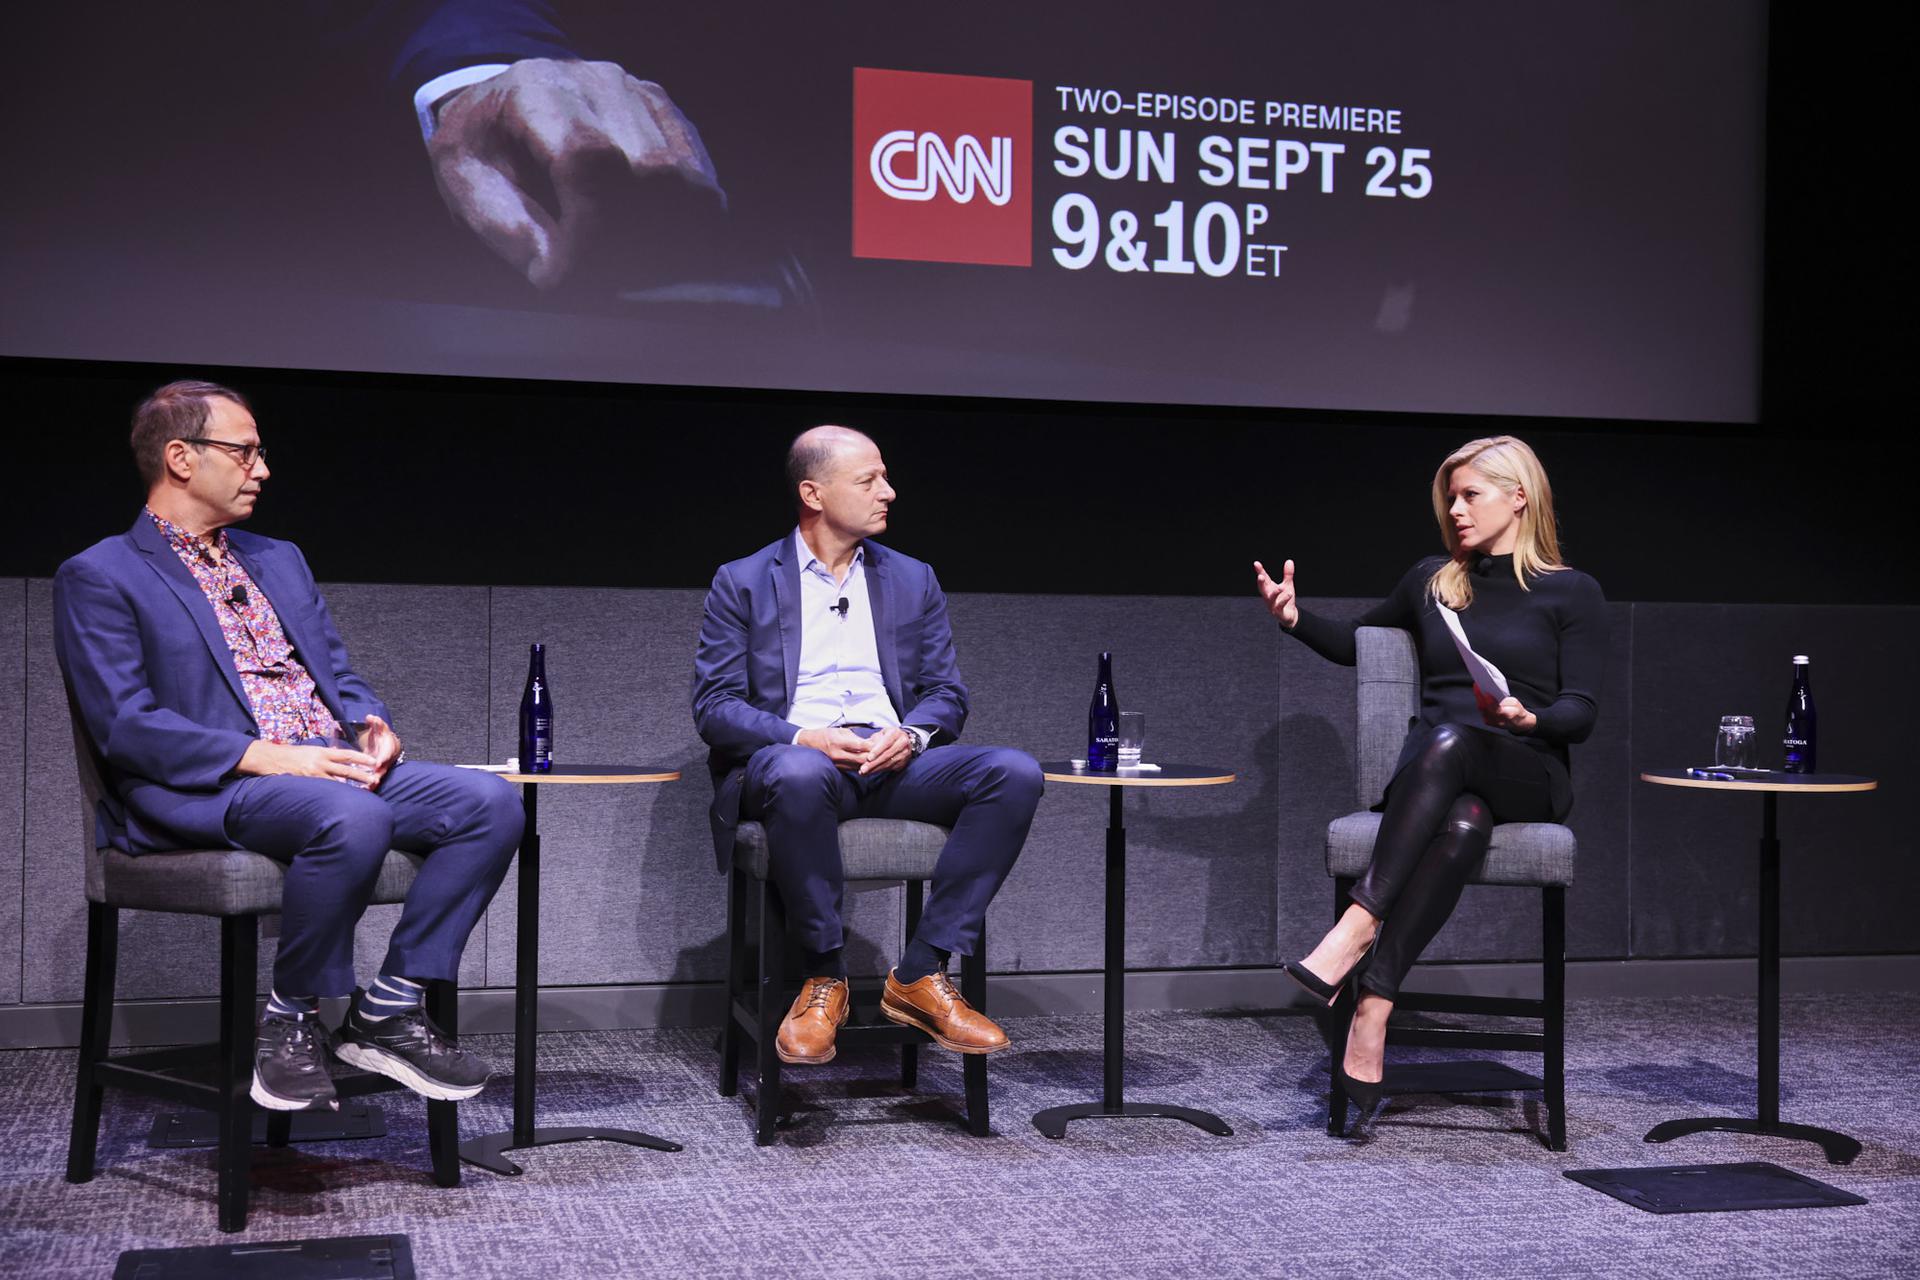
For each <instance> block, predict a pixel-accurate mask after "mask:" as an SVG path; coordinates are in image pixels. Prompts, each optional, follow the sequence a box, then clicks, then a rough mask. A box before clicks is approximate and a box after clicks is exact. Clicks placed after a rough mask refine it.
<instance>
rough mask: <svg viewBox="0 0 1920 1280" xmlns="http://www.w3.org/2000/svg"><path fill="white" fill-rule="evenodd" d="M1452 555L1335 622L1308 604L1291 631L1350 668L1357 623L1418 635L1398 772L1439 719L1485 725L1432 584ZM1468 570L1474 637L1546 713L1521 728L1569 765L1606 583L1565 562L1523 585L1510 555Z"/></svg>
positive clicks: (1603, 650) (1468, 615)
mask: <svg viewBox="0 0 1920 1280" xmlns="http://www.w3.org/2000/svg"><path fill="white" fill-rule="evenodd" d="M1444 563H1445V560H1444V558H1443V557H1440V556H1430V557H1428V558H1427V559H1425V560H1422V561H1421V562H1420V563H1418V564H1416V565H1414V566H1413V568H1411V569H1409V570H1407V572H1406V574H1405V575H1404V576H1403V577H1402V578H1401V579H1400V582H1399V585H1397V586H1396V587H1394V589H1393V594H1392V595H1390V596H1388V597H1387V598H1386V599H1385V600H1384V601H1382V602H1381V603H1380V604H1377V605H1375V606H1374V607H1373V608H1371V609H1369V610H1367V612H1366V613H1364V614H1362V615H1361V616H1360V618H1359V620H1358V621H1355V622H1335V621H1333V620H1331V619H1329V618H1321V617H1316V616H1315V615H1313V614H1311V613H1309V612H1307V610H1305V609H1302V610H1301V611H1300V621H1299V622H1298V624H1296V625H1295V626H1294V628H1293V631H1292V634H1293V635H1294V636H1297V637H1298V638H1299V639H1300V640H1301V641H1303V642H1304V643H1305V644H1306V645H1307V646H1308V647H1309V648H1311V649H1312V650H1313V651H1314V652H1315V653H1318V654H1319V655H1320V656H1321V657H1323V658H1327V659H1330V660H1332V661H1334V662H1338V663H1340V664H1341V665H1342V666H1348V667H1350V666H1352V665H1353V664H1354V660H1355V655H1354V639H1353V633H1354V631H1355V629H1356V628H1358V627H1399V628H1401V629H1403V630H1405V631H1409V632H1411V633H1412V634H1413V647H1414V649H1415V651H1416V652H1417V653H1418V655H1419V660H1420V715H1419V717H1418V718H1417V719H1416V721H1415V722H1414V725H1413V726H1411V727H1412V729H1413V731H1412V732H1410V733H1408V735H1407V741H1406V745H1405V746H1404V747H1403V748H1402V749H1401V752H1400V761H1399V764H1398V765H1396V766H1395V769H1394V772H1395V773H1396V774H1397V773H1398V772H1399V770H1400V768H1401V767H1404V766H1405V765H1406V763H1407V761H1408V760H1410V759H1412V758H1413V756H1414V755H1415V754H1416V753H1417V752H1418V751H1419V749H1420V747H1421V745H1422V744H1423V743H1424V742H1425V741H1426V738H1427V735H1428V733H1430V732H1432V730H1433V729H1434V727H1435V726H1437V725H1442V724H1462V725H1473V726H1479V727H1482V728H1484V727H1486V722H1485V721H1484V720H1482V719H1481V718H1480V710H1479V708H1478V707H1477V706H1475V705H1474V701H1473V681H1472V680H1471V679H1470V678H1469V677H1468V675H1467V668H1466V666H1465V664H1463V663H1462V662H1461V660H1460V653H1459V651H1458V650H1457V649H1455V648H1454V647H1453V637H1452V636H1451V635H1450V634H1449V633H1448V631H1447V626H1446V623H1445V622H1443V621H1442V620H1441V618H1440V615H1439V612H1438V609H1439V607H1440V606H1438V605H1437V604H1436V603H1435V602H1434V599H1433V597H1432V596H1431V595H1429V594H1428V592H1427V580H1428V579H1429V578H1431V577H1432V576H1433V573H1434V570H1436V569H1438V568H1439V567H1440V566H1441V565H1442V564H1444ZM1470 573H1471V574H1472V580H1473V603H1471V604H1469V605H1468V606H1467V607H1466V609H1464V610H1463V611H1462V612H1461V613H1460V625H1461V629H1462V630H1464V631H1465V632H1466V634H1467V642H1468V643H1469V644H1471V645H1472V646H1473V648H1474V652H1476V653H1478V654H1479V655H1480V656H1481V657H1483V658H1485V659H1486V660H1487V661H1488V662H1491V663H1492V664H1493V665H1494V666H1496V667H1498V668H1500V672H1501V674H1502V675H1504V676H1506V678H1507V684H1508V686H1509V687H1510V688H1511V689H1512V691H1513V696H1514V697H1516V698H1518V699H1520V705H1521V706H1523V707H1525V708H1526V709H1527V710H1529V711H1531V712H1533V714H1534V715H1535V716H1536V717H1538V720H1539V723H1537V724H1535V725H1534V727H1533V730H1532V732H1531V733H1527V734H1514V735H1513V736H1514V737H1516V738H1518V739H1519V740H1520V741H1521V742H1524V743H1526V744H1527V745H1528V746H1530V747H1533V748H1534V749H1536V750H1538V751H1542V752H1545V753H1546V754H1548V755H1550V756H1552V757H1553V758H1554V759H1556V760H1558V761H1559V762H1560V765H1561V767H1562V768H1563V769H1564V768H1565V767H1566V764H1567V744H1568V743H1571V742H1584V741H1586V738H1587V735H1588V734H1589V733H1591V732H1593V722H1594V720H1595V718H1596V716H1597V715H1598V712H1599V701H1600V685H1601V680H1602V678H1603V676H1604V673H1605V670H1606V663H1607V609H1606V604H1607V602H1606V597H1605V596H1603V595H1601V593H1600V584H1599V583H1597V582H1595V581H1594V580H1593V579H1592V578H1590V577H1588V576H1587V575H1586V574H1584V573H1581V572H1580V571H1579V570H1577V569H1562V570H1560V571H1559V572H1558V573H1543V574H1540V575H1538V576H1537V577H1534V578H1532V579H1530V580H1529V581H1528V583H1527V587H1528V588H1529V589H1525V590H1523V589H1522V588H1521V586H1520V583H1519V581H1518V580H1517V579H1516V578H1515V577H1514V574H1513V557H1512V556H1510V555H1506V556H1483V555H1479V554H1478V553H1476V554H1475V556H1474V559H1473V563H1472V564H1471V566H1470ZM1282 630H1285V628H1282ZM1495 732H1506V731H1504V730H1496V731H1495ZM1568 802H1569V803H1570V802H1571V801H1570V798H1569V800H1568ZM1556 807H1561V806H1556Z"/></svg>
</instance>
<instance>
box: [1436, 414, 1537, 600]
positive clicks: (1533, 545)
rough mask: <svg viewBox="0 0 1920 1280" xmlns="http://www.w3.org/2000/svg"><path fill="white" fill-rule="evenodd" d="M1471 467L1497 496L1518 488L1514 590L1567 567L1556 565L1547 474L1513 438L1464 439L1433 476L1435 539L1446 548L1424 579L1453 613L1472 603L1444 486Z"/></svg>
mask: <svg viewBox="0 0 1920 1280" xmlns="http://www.w3.org/2000/svg"><path fill="white" fill-rule="evenodd" d="M1461 467H1472V468H1473V469H1474V470H1475V471H1478V472H1479V473H1480V474H1481V475H1483V476H1485V477H1486V478H1487V479H1488V480H1489V481H1491V482H1492V483H1493V484H1494V485H1495V486H1496V487H1497V488H1499V490H1500V491H1501V492H1502V493H1506V494H1512V493H1513V491H1514V490H1515V489H1519V490H1520V491H1521V492H1523V493H1525V494H1526V496H1527V505H1526V506H1524V507H1522V508H1521V509H1520V533H1519V537H1518V539H1517V541H1515V543H1514V546H1513V576H1514V577H1515V578H1517V579H1519V581H1520V589H1521V590H1522V591H1528V590H1531V589H1532V588H1530V587H1528V586H1527V579H1528V578H1531V577H1538V576H1539V575H1540V574H1543V573H1556V572H1558V571H1559V570H1561V569H1564V568H1566V567H1567V566H1566V565H1565V564H1563V563H1562V562H1561V560H1560V535H1559V532H1558V530H1557V528H1556V527H1555V524H1554V519H1553V488H1552V486H1551V485H1549V484H1548V483H1547V469H1546V468H1545V467H1543V466H1541V465H1540V459H1539V457H1538V456H1536V455H1535V454H1534V452H1533V450H1532V449H1530V448H1528V447H1527V442H1526V441H1524V440H1521V439H1519V438H1518V437H1515V436H1486V437H1483V438H1482V439H1479V440H1469V441H1467V443H1465V444H1463V445H1461V446H1460V447H1459V448H1458V449H1455V450H1454V451H1453V452H1452V453H1450V454H1448V455H1447V460H1446V461H1445V462H1442V463H1441V464H1440V469H1439V470H1438V471H1436V472H1434V473H1433V518H1434V519H1435V520H1437V521H1439V523H1440V539H1441V541H1442V542H1444V543H1446V546H1447V562H1446V563H1445V564H1443V565H1441V566H1440V567H1439V569H1437V570H1435V571H1434V575H1433V577H1431V578H1430V579H1428V580H1427V590H1428V592H1429V593H1431V594H1432V596H1433V598H1434V600H1436V601H1437V602H1439V603H1440V604H1443V605H1445V606H1446V607H1447V608H1449V609H1453V610H1455V611H1458V610H1461V609H1464V608H1466V607H1467V606H1468V605H1470V604H1472V603H1473V579H1472V576H1471V575H1470V574H1469V573H1468V572H1467V554H1466V552H1464V551H1462V550H1461V548H1460V535H1459V533H1458V532H1456V531H1455V529H1454V527H1453V517H1452V516H1451V515H1449V514H1448V511H1449V509H1450V508H1451V507H1452V505H1453V500H1452V498H1450V497H1449V496H1448V494H1447V486H1448V485H1449V484H1451V483H1452V481H1453V473H1454V472H1456V471H1458V470H1459V469H1460V468H1461Z"/></svg>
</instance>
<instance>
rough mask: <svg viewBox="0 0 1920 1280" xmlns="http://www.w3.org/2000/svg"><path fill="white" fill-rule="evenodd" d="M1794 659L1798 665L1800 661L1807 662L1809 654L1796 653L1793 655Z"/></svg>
mask: <svg viewBox="0 0 1920 1280" xmlns="http://www.w3.org/2000/svg"><path fill="white" fill-rule="evenodd" d="M1793 660H1794V663H1795V664H1796V665H1797V664H1799V663H1802V662H1805V661H1806V660H1807V655H1806V654H1804V653H1796V654H1794V655H1793Z"/></svg>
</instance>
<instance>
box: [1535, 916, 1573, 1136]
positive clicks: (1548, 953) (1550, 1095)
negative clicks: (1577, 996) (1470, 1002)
mask: <svg viewBox="0 0 1920 1280" xmlns="http://www.w3.org/2000/svg"><path fill="white" fill-rule="evenodd" d="M1541 898H1542V900H1541V904H1540V916H1541V930H1540V932H1541V950H1542V955H1541V973H1540V987H1541V1003H1543V1004H1544V1005H1545V1006H1546V1008H1545V1010H1544V1011H1543V1013H1544V1017H1545V1022H1546V1025H1545V1026H1544V1027H1543V1028H1542V1030H1543V1031H1545V1033H1546V1034H1545V1037H1544V1039H1545V1045H1544V1046H1543V1048H1542V1055H1543V1057H1544V1058H1545V1061H1544V1062H1542V1064H1541V1068H1542V1069H1541V1072H1540V1074H1541V1075H1543V1076H1545V1077H1546V1103H1547V1149H1548V1150H1550V1151H1565V1150H1566V1149H1567V891H1566V890H1565V889H1561V888H1551V889H1544V890H1542V891H1541Z"/></svg>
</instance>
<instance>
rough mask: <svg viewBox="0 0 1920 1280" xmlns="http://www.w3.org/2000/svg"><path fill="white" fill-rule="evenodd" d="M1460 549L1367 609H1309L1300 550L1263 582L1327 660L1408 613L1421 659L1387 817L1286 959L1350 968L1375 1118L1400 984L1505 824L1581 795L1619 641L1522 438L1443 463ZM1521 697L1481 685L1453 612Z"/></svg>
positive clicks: (1349, 1081)
mask: <svg viewBox="0 0 1920 1280" xmlns="http://www.w3.org/2000/svg"><path fill="white" fill-rule="evenodd" d="M1433 514H1434V517H1435V519H1437V520H1438V521H1439V522H1440V536H1441V539H1442V540H1443V541H1444V542H1445V544H1446V548H1447V554H1446V555H1445V556H1435V557H1431V558H1429V559H1426V560H1422V561H1421V562H1420V563H1419V564H1416V565H1415V566H1414V567H1413V568H1412V569H1410V570H1409V571H1408V572H1407V574H1406V575H1405V576H1404V577H1402V578H1401V579H1400V583H1399V585H1398V586H1396V587H1395V588H1394V590H1393V594H1392V595H1390V596H1389V597H1387V599H1386V601H1385V602H1384V603H1382V604H1380V605H1378V606H1376V607H1375V608H1373V609H1371V610H1369V611H1368V612H1367V613H1366V614H1364V615H1363V616H1362V617H1361V618H1360V619H1359V620H1358V621H1357V622H1345V623H1342V622H1335V621H1333V620H1331V619H1328V618H1323V617H1317V616H1315V615H1314V614H1313V613H1311V612H1309V611H1307V610H1306V609H1303V608H1301V607H1300V601H1299V596H1298V593H1297V590H1296V588H1295V585H1294V567H1293V561H1291V560H1289V561H1287V562H1286V564H1285V566H1284V567H1283V568H1282V570H1281V574H1280V578H1279V580H1278V581H1275V580H1274V579H1273V578H1272V577H1270V576H1268V574H1267V571H1266V569H1265V568H1264V567H1263V566H1262V565H1261V564H1260V563H1259V562H1258V561H1255V562H1254V566H1253V567H1254V573H1255V579H1256V581H1257V582H1258V584H1259V587H1260V594H1261V596H1262V598H1263V599H1265V601H1266V604H1267V608H1268V610H1270V611H1271V612H1272V614H1273V616H1274V617H1275V618H1276V619H1278V620H1279V623H1280V627H1281V629H1282V630H1283V631H1285V632H1287V633H1288V634H1289V635H1292V636H1295V637H1297V638H1298V639H1300V640H1301V641H1303V642H1304V643H1305V644H1307V646H1308V647H1310V648H1311V649H1313V650H1314V652H1316V653H1318V654H1320V656H1322V657H1324V658H1328V659H1331V660H1332V661H1334V662H1338V663H1341V664H1343V665H1345V666H1352V665H1353V664H1354V630H1355V628H1356V627H1360V626H1377V627H1378V626H1384V627H1401V628H1404V629H1405V630H1407V631H1409V632H1411V633H1412V634H1413V642H1414V648H1415V650H1416V651H1417V653H1418V655H1419V661H1420V714H1419V716H1418V717H1417V719H1416V720H1415V722H1414V724H1413V726H1412V728H1411V729H1410V730H1409V731H1408V733H1407V740H1406V744H1405V746H1404V747H1402V749H1401V752H1400V761H1399V764H1398V765H1397V766H1396V768H1395V771H1394V774H1393V778H1392V781H1390V782H1389V783H1388V784H1387V790H1386V795H1385V797H1384V799H1383V801H1382V804H1381V805H1380V806H1378V807H1379V808H1380V809H1381V810H1382V817H1381V820H1380V832H1379V835H1378V836H1377V837H1376V838H1375V840H1374V846H1373V856H1372V859H1371V861H1370V862H1369V863H1368V865H1367V870H1366V873H1365V874H1364V875H1363V876H1361V878H1360V881H1359V883H1358V884H1356V885H1355V886H1354V890H1353V903H1352V905H1351V906H1349V907H1348V908H1347V910H1346V912H1345V914H1343V915H1342V916H1341V917H1340V920H1339V922H1338V923H1337V924H1335V925H1334V927H1333V929H1332V931H1331V932H1329V933H1328V934H1327V935H1326V937H1324V938H1322V939H1321V940H1320V944H1319V945H1318V946H1316V947H1315V948H1314V949H1313V950H1312V952H1310V953H1309V954H1308V955H1307V957H1306V958H1305V959H1304V960H1301V961H1298V962H1297V963H1289V964H1288V965H1287V966H1286V970H1287V973H1288V974H1289V975H1291V976H1292V977H1293V978H1294V980H1295V981H1297V982H1299V983H1300V985H1301V986H1303V987H1305V988H1306V989H1307V990H1308V991H1309V992H1311V993H1312V994H1313V995H1314V996H1315V997H1316V998H1318V999H1321V1000H1324V1001H1326V1002H1327V1003H1328V1004H1330V1005H1331V1004H1333V1003H1334V1002H1335V1000H1336V999H1337V998H1338V997H1339V995H1340V993H1341V991H1342V989H1343V987H1344V986H1345V984H1346V983H1347V982H1348V981H1349V979H1351V980H1353V982H1354V984H1355V987H1356V992H1357V1000H1356V1003H1355V1006H1354V1013H1353V1021H1352V1024H1351V1027H1350V1029H1349V1032H1348V1035H1347V1050H1346V1057H1345V1060H1344V1061H1342V1062H1339V1063H1335V1064H1334V1069H1335V1070H1336V1071H1338V1072H1339V1073H1340V1075H1341V1076H1342V1082H1343V1083H1344V1084H1345V1086H1346V1090H1347V1094H1348V1096H1349V1097H1350V1098H1351V1099H1352V1100H1353V1101H1354V1102H1355V1103H1356V1104H1358V1106H1359V1108H1360V1113H1361V1121H1360V1123H1361V1124H1362V1125H1364V1124H1365V1123H1366V1122H1367V1120H1368V1119H1370V1118H1371V1117H1372V1115H1373V1113H1374V1112H1375V1111H1376V1110H1377V1109H1378V1107H1379V1103H1380V1098H1381V1091H1380V1081H1381V1078H1382V1076H1383V1074H1384V1072H1383V1057H1384V1054H1385V1050H1386V1035H1387V1015H1388V1014H1390V1013H1391V1012H1392V1011H1393V1003H1394V1000H1395V998H1396V997H1397V996H1398V995H1399V991H1400V983H1401V980H1402V979H1404V978H1405V977H1406V975H1407V971H1408V970H1409V969H1411V968H1412V967H1413V963H1414V961H1415V960H1417V959H1419V957H1420V953H1421V952H1422V951H1423V950H1425V949H1426V946H1427V944H1428V943H1429V942H1431V941H1432V940H1433V936H1434V935H1435V934H1436V933H1438V932H1439V931H1440V926H1441V925H1443V924H1445V923H1446V921H1447V917H1448V916H1449V915H1451V914H1452V913H1453V908H1454V906H1455V904H1457V903H1458V902H1459V901H1460V891H1461V889H1462V888H1463V887H1464V886H1465V884H1466V882H1467V879H1468V877H1469V876H1470V875H1472V873H1473V870H1474V868H1475V867H1476V866H1477V865H1478V864H1479V862H1480V859H1481V858H1482V857H1483V856H1484V855H1485V854H1486V851H1487V842H1488V839H1489V837H1490V835H1491V833H1492V829H1493V824H1494V823H1496V822H1558V821H1560V820H1561V819H1563V818H1565V817H1566V815H1567V810H1568V809H1570V808H1571V807H1572V805H1573V788H1572V784H1571V782H1570V781H1569V778H1568V773H1567V745H1568V744H1569V743H1573V742H1581V741H1584V740H1585V739H1586V737H1587V735H1588V734H1589V733H1591V732H1592V731H1593V724H1594V719H1595V715H1596V712H1597V710H1598V703H1599V696H1600V681H1601V674H1602V671H1603V669H1604V667H1605V664H1606V656H1607V615H1606V600H1605V598H1604V597H1603V596H1602V595H1601V594H1600V586H1599V584H1598V583H1596V582H1595V581H1594V580H1593V579H1592V578H1590V577H1588V576H1587V575H1586V574H1584V573H1581V572H1579V571H1578V570H1576V569H1571V568H1568V567H1567V566H1566V565H1565V564H1563V563H1562V562H1561V560H1560V544H1559V538H1558V536H1557V534H1556V532H1555V527H1554V517H1553V493H1552V490H1551V489H1550V488H1549V487H1548V484H1547V474H1546V471H1545V470H1544V469H1543V468H1542V467H1541V465H1540V459H1539V458H1537V457H1535V456H1534V452H1533V450H1532V449H1530V448H1528V447H1527V445H1526V444H1525V443H1524V442H1523V441H1520V440H1517V439H1515V438H1514V437H1512V436H1492V437H1489V438H1486V439H1482V440H1474V441H1471V442H1470V443H1468V444H1465V445H1462V446H1461V447H1460V448H1458V449H1456V450H1454V451H1453V453H1452V454H1450V455H1449V456H1448V457H1447V460H1446V461H1445V462H1443V463H1441V464H1440V470H1439V471H1438V472H1436V473H1435V475H1434V477H1433ZM1441 609H1452V610H1454V611H1455V612H1456V613H1457V614H1458V616H1459V621H1460V623H1461V626H1462V628H1463V629H1464V631H1465V632H1466V636H1467V639H1468V642H1469V643H1470V644H1471V645H1472V646H1473V648H1474V651H1475V652H1477V653H1479V654H1480V655H1481V656H1482V657H1484V658H1486V659H1487V660H1488V661H1489V662H1491V663H1492V664H1493V665H1494V666H1496V667H1498V668H1499V669H1500V671H1501V673H1502V674H1503V675H1505V676H1506V678H1507V683H1508V686H1509V688H1510V690H1511V695H1510V696H1508V697H1506V698H1502V699H1496V698H1495V697H1494V696H1493V695H1492V694H1490V693H1483V692H1481V691H1479V690H1477V689H1476V688H1475V687H1474V684H1473V680H1472V678H1471V677H1470V676H1469V675H1468V674H1467V670H1466V667H1465V665H1464V664H1463V663H1462V661H1461V659H1460V655H1459V652H1458V650H1456V649H1455V647H1454V645H1453V642H1452V640H1451V638H1450V636H1449V633H1448V630H1447V627H1446V624H1445V621H1444V619H1443V618H1442V617H1441V616H1440V613H1439V610H1441Z"/></svg>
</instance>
